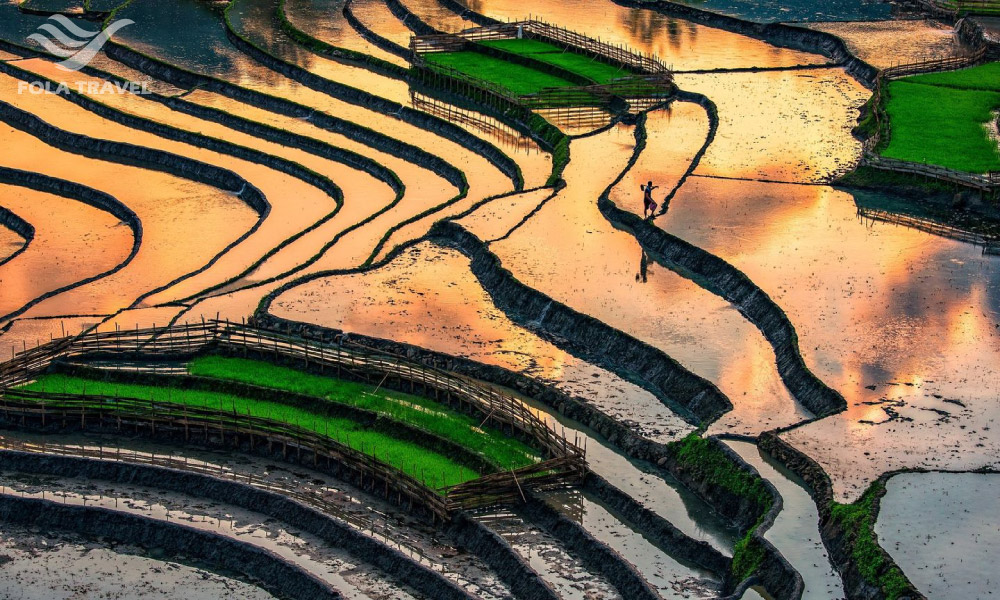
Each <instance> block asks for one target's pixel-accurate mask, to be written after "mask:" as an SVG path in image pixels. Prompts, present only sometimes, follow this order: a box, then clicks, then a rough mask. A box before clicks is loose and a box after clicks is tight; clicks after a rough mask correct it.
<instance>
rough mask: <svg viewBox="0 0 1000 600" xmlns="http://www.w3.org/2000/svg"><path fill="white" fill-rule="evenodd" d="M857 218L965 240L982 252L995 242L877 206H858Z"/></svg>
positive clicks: (969, 232) (961, 240)
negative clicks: (979, 247) (978, 247)
mask: <svg viewBox="0 0 1000 600" xmlns="http://www.w3.org/2000/svg"><path fill="white" fill-rule="evenodd" d="M858 218H859V219H867V220H869V221H878V222H881V223H889V224H893V225H901V226H903V227H907V228H909V229H917V230H919V231H925V232H927V233H931V234H934V235H937V236H940V237H945V238H949V239H953V240H958V241H960V242H965V243H967V244H974V245H976V246H982V247H983V249H984V253H985V250H986V248H989V247H991V246H992V245H993V244H994V243H996V240H995V239H994V238H992V237H988V236H985V235H983V234H980V233H974V232H971V231H967V230H965V229H959V228H958V227H952V226H950V225H946V224H944V223H939V222H937V221H932V220H930V219H924V218H921V217H918V216H914V215H907V214H902V213H897V212H891V211H887V210H881V209H877V208H869V207H865V206H859V207H858Z"/></svg>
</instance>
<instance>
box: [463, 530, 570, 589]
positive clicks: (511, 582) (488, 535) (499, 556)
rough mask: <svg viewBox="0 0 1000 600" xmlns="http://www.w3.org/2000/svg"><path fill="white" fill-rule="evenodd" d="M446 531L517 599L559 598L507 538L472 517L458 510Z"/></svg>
mask: <svg viewBox="0 0 1000 600" xmlns="http://www.w3.org/2000/svg"><path fill="white" fill-rule="evenodd" d="M447 531H448V535H449V536H451V537H452V539H454V540H456V541H457V542H458V544H459V546H461V547H462V548H464V549H465V550H466V551H468V552H470V553H472V554H475V555H476V556H478V557H479V558H480V559H482V561H483V562H485V563H486V564H487V565H489V566H490V568H491V569H493V571H494V572H495V573H496V574H497V575H498V576H499V577H500V579H501V580H502V581H503V582H504V583H506V584H507V587H509V588H510V590H511V592H513V593H514V596H516V597H517V598H524V599H525V600H529V599H530V600H559V596H558V595H557V594H556V592H555V591H554V590H553V589H552V586H550V585H549V584H548V583H547V582H546V581H545V580H544V579H542V578H541V577H540V576H539V575H538V573H537V572H535V570H534V569H532V568H531V567H530V566H529V565H528V563H527V562H526V561H525V560H524V558H522V557H521V555H520V554H518V553H517V551H516V550H514V549H513V548H512V547H511V545H510V544H509V543H507V541H506V540H504V539H503V538H501V537H500V536H499V535H497V534H496V533H495V532H493V531H491V530H490V529H489V528H487V527H486V526H485V525H483V524H482V523H480V522H479V521H477V520H476V519H474V518H473V517H471V516H469V515H467V514H465V513H464V512H459V513H456V514H455V516H454V517H453V518H452V520H451V523H450V524H449V525H448V530H447Z"/></svg>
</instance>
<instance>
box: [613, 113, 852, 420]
mask: <svg viewBox="0 0 1000 600" xmlns="http://www.w3.org/2000/svg"><path fill="white" fill-rule="evenodd" d="M645 121H646V119H645V115H640V116H639V119H638V120H637V123H636V148H635V153H634V154H633V156H632V160H631V161H630V163H629V165H628V167H627V168H626V169H625V171H623V172H622V174H621V175H620V176H619V179H618V180H616V181H614V182H612V184H611V185H610V186H608V188H607V189H606V190H605V191H604V193H603V194H602V195H601V197H600V199H599V200H598V208H600V210H601V213H602V214H603V215H604V216H605V218H606V219H608V221H609V222H610V223H611V224H612V225H614V226H615V227H616V228H618V229H620V230H622V231H627V232H629V233H630V234H632V235H633V236H634V237H635V238H636V240H638V242H639V244H640V245H642V247H643V248H645V250H646V251H647V252H648V253H649V254H650V256H651V257H653V258H654V259H655V260H656V261H657V262H659V263H661V264H663V265H664V266H665V267H667V268H669V269H671V270H674V271H676V272H678V273H679V274H681V275H682V276H685V277H687V278H688V279H691V280H692V281H694V282H696V283H698V284H699V285H701V286H702V287H704V288H705V289H707V290H708V291H710V292H712V293H714V294H716V295H718V296H720V297H721V298H723V299H725V300H726V301H727V302H729V303H730V304H732V305H733V306H735V307H736V308H737V309H738V310H739V311H740V313H741V314H743V315H744V316H745V317H746V318H747V320H749V321H750V322H751V323H753V324H754V325H755V326H756V327H757V328H758V329H759V330H760V331H761V333H763V334H764V338H765V339H767V341H768V342H769V343H770V344H771V347H772V348H773V349H774V354H775V357H776V362H777V367H778V373H779V374H780V375H781V379H782V381H783V382H784V383H785V385H786V386H787V387H788V389H789V390H790V391H791V392H792V394H793V395H794V396H795V399H796V400H798V401H799V403H800V404H802V406H804V407H805V408H807V409H808V410H809V411H810V412H812V413H813V414H814V415H817V416H826V415H830V414H833V413H837V412H840V411H842V410H844V409H845V408H847V402H846V401H845V400H844V398H843V396H841V395H840V393H838V392H837V391H836V390H834V389H832V388H830V387H829V386H827V385H826V384H825V383H823V382H822V381H821V380H820V379H819V378H818V377H817V376H816V375H815V374H813V372H812V371H810V370H809V368H808V367H807V366H806V364H805V361H804V360H803V359H802V354H801V352H800V351H799V342H798V335H797V334H796V332H795V327H794V326H793V325H792V323H791V321H790V320H789V319H788V316H787V315H786V314H785V311H783V310H782V309H781V307H780V306H778V305H777V303H775V302H774V300H772V299H771V298H770V296H768V295H767V294H766V293H765V292H764V291H763V290H762V289H760V288H759V287H758V286H757V284H755V283H754V282H753V281H751V279H750V278H749V277H747V276H746V275H745V274H743V272H742V271H740V270H739V269H737V268H736V267H734V266H732V265H731V264H729V263H728V262H726V261H724V260H723V259H721V258H719V257H718V256H715V255H714V254H711V253H709V252H706V251H705V250H703V249H701V248H699V247H697V246H695V245H693V244H691V243H689V242H686V241H684V240H682V239H680V238H678V237H677V236H674V235H671V234H669V233H667V232H666V231H663V230H662V229H660V228H659V227H657V226H656V225H654V224H653V223H651V222H650V221H647V220H645V219H642V218H641V217H639V216H638V215H636V214H634V213H632V212H629V211H625V210H622V209H620V208H618V206H617V205H616V204H615V203H614V202H613V201H612V200H611V190H613V189H614V188H615V186H616V185H617V184H618V182H619V181H620V180H621V178H622V177H623V176H624V175H625V173H627V172H628V170H629V169H631V168H632V166H633V165H634V164H635V161H636V160H638V158H639V155H640V154H641V152H642V150H643V149H644V148H645V145H646V129H645Z"/></svg>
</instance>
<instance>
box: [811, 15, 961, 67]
mask: <svg viewBox="0 0 1000 600" xmlns="http://www.w3.org/2000/svg"><path fill="white" fill-rule="evenodd" d="M807 27H809V28H810V29H815V30H817V31H825V32H827V33H831V34H833V35H835V36H837V37H839V38H840V39H842V40H844V42H845V43H846V44H847V47H848V48H850V50H851V54H854V55H855V56H857V57H858V58H860V59H861V60H863V61H865V62H867V63H868V64H870V65H872V66H874V67H876V68H879V69H884V68H887V67H891V66H893V65H900V64H910V63H916V62H921V61H925V60H937V59H942V58H953V57H956V56H964V55H967V54H968V53H969V52H970V49H969V48H968V47H967V46H965V45H964V44H963V43H962V42H961V40H959V39H958V35H957V34H956V33H955V29H954V27H952V26H951V25H948V24H946V23H942V22H940V21H932V20H923V19H917V20H905V21H875V22H846V23H845V22H840V23H810V24H809V25H807Z"/></svg>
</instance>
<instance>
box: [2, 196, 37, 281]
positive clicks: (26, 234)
mask: <svg viewBox="0 0 1000 600" xmlns="http://www.w3.org/2000/svg"><path fill="white" fill-rule="evenodd" d="M0 227H6V228H7V229H10V230H11V231H13V232H14V233H16V234H17V235H18V236H20V238H21V239H22V240H24V244H23V245H22V246H21V247H20V248H18V249H17V250H15V251H14V253H13V254H11V255H10V256H8V257H7V258H4V259H2V260H0V267H2V266H3V265H4V264H6V263H8V262H10V261H12V260H14V259H15V258H16V257H17V255H18V254H20V253H22V252H24V251H25V250H27V249H28V244H30V243H31V241H32V240H34V239H35V227H34V226H33V225H32V224H31V223H29V222H27V221H25V220H24V219H22V218H21V217H19V216H17V215H16V214H14V213H13V212H11V211H9V210H7V209H6V208H4V207H2V206H0Z"/></svg>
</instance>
